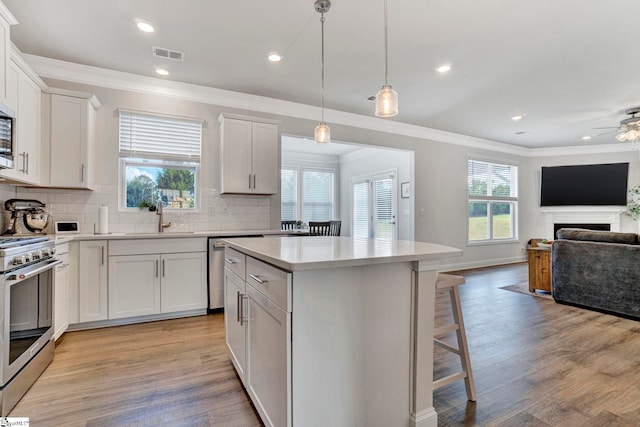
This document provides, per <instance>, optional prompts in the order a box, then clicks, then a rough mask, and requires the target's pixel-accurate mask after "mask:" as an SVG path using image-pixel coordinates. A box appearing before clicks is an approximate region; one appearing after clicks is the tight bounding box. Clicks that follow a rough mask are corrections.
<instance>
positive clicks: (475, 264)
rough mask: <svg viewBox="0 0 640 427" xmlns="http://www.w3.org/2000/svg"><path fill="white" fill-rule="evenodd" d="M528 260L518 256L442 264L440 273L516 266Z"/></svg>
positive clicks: (523, 256)
mask: <svg viewBox="0 0 640 427" xmlns="http://www.w3.org/2000/svg"><path fill="white" fill-rule="evenodd" d="M526 260H527V257H526V255H522V256H518V257H510V258H494V259H485V260H482V261H470V262H458V263H452V264H442V265H441V266H440V269H439V270H440V271H458V270H467V269H470V268H482V267H493V266H496V265H503V264H515V263H519V262H524V261H526Z"/></svg>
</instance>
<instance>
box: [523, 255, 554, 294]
mask: <svg viewBox="0 0 640 427" xmlns="http://www.w3.org/2000/svg"><path fill="white" fill-rule="evenodd" d="M527 252H528V255H529V292H533V291H534V290H536V289H540V290H541V291H547V292H551V249H546V248H537V247H536V248H528V249H527Z"/></svg>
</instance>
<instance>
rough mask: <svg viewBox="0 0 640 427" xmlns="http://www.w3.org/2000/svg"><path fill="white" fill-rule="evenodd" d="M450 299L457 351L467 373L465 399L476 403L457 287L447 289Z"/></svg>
mask: <svg viewBox="0 0 640 427" xmlns="http://www.w3.org/2000/svg"><path fill="white" fill-rule="evenodd" d="M449 295H450V299H451V309H452V311H453V321H454V322H455V323H457V324H458V329H457V330H456V336H457V338H458V349H459V350H460V361H461V362H462V369H463V370H464V371H465V372H466V373H467V375H466V377H465V379H464V385H465V387H466V389H467V398H468V399H469V400H471V401H472V402H475V401H476V386H475V383H474V382H473V373H472V371H471V359H470V358H469V346H468V345H467V332H466V330H465V328H464V320H463V319H462V305H461V304H460V291H459V290H458V287H457V286H453V287H452V288H451V289H449Z"/></svg>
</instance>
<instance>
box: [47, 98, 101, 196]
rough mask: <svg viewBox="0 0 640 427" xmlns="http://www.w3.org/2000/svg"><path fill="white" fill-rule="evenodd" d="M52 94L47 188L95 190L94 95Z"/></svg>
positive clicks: (95, 106)
mask: <svg viewBox="0 0 640 427" xmlns="http://www.w3.org/2000/svg"><path fill="white" fill-rule="evenodd" d="M48 92H50V93H51V118H50V120H51V122H50V131H51V134H50V138H51V144H50V147H49V148H50V150H51V151H50V165H49V166H50V170H49V177H50V180H49V186H50V187H60V188H82V189H89V190H93V188H94V175H95V168H94V163H95V159H94V145H95V122H96V110H97V109H98V108H99V107H100V102H99V101H98V99H97V98H96V97H95V95H93V94H85V93H80V92H72V91H63V90H60V89H49V90H48Z"/></svg>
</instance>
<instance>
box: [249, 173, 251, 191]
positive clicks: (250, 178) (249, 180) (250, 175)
mask: <svg viewBox="0 0 640 427" xmlns="http://www.w3.org/2000/svg"><path fill="white" fill-rule="evenodd" d="M249 189H251V174H249Z"/></svg>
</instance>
